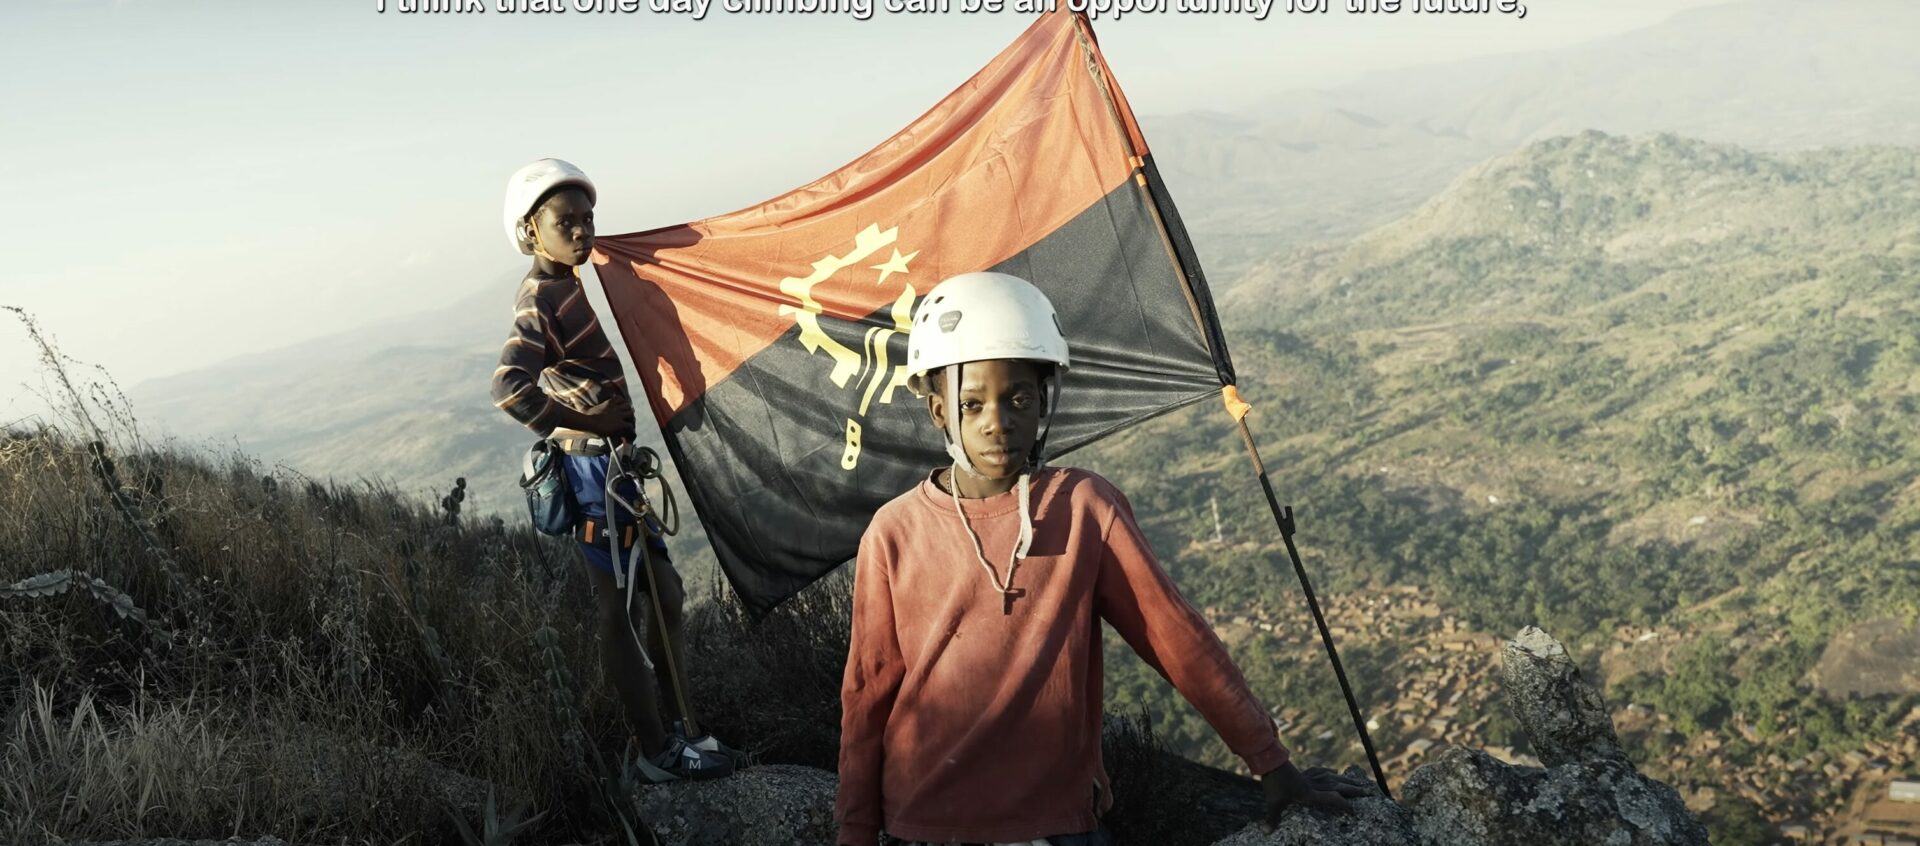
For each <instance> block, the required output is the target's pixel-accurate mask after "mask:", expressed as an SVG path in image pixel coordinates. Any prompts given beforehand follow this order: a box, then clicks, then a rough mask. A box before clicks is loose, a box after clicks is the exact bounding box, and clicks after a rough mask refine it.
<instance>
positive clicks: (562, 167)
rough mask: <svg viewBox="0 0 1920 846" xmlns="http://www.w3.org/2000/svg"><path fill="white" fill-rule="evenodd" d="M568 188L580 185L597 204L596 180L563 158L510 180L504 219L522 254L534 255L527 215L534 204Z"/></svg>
mask: <svg viewBox="0 0 1920 846" xmlns="http://www.w3.org/2000/svg"><path fill="white" fill-rule="evenodd" d="M568 185H576V186H579V188H580V189H581V190H583V191H585V192H587V202H589V203H592V202H598V200H599V198H598V197H597V196H595V193H594V190H593V180H591V179H588V178H587V174H586V171H583V170H581V169H580V168H577V167H574V166H573V164H572V163H571V162H565V161H561V160H560V159H540V160H539V161H535V162H533V163H531V164H528V165H527V166H525V167H523V168H520V169H519V170H516V171H514V172H513V175H512V176H510V177H508V178H507V202H506V206H505V207H504V208H503V209H502V211H501V218H502V221H503V222H504V223H505V224H506V227H507V241H508V242H510V243H512V244H513V247H514V249H517V250H519V251H520V254H521V255H528V256H530V255H533V239H532V238H531V237H529V233H528V232H527V230H526V226H527V215H528V214H530V213H532V211H533V204H534V203H537V202H539V201H540V198H541V197H544V196H546V194H547V192H548V191H552V190H553V189H555V188H561V187H564V186H568Z"/></svg>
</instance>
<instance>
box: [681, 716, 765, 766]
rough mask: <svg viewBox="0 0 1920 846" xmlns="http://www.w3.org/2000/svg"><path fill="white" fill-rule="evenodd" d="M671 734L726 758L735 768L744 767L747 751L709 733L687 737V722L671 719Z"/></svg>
mask: <svg viewBox="0 0 1920 846" xmlns="http://www.w3.org/2000/svg"><path fill="white" fill-rule="evenodd" d="M673 736H674V737H677V738H680V739H681V740H683V741H686V744H687V745H688V746H691V747H693V748H695V749H699V750H700V751H702V752H712V753H714V754H716V755H719V756H721V757H723V758H726V759H727V760H728V761H731V762H733V768H734V769H736V770H739V769H744V768H745V767H746V766H747V753H745V752H742V751H740V750H738V749H735V748H733V747H731V746H728V745H726V744H725V743H721V742H720V741H719V739H718V738H715V737H714V736H713V735H711V734H703V735H700V736H699V737H688V736H687V724H686V723H684V722H681V721H680V720H674V721H673Z"/></svg>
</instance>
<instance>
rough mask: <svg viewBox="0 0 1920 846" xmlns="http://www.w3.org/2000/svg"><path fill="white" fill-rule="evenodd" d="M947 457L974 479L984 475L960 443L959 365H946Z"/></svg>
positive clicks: (982, 477) (981, 477)
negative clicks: (976, 467)
mask: <svg viewBox="0 0 1920 846" xmlns="http://www.w3.org/2000/svg"><path fill="white" fill-rule="evenodd" d="M946 383H947V457H948V458H951V459H953V466H955V467H958V468H960V469H961V470H964V471H966V473H967V475H969V476H972V477H974V478H976V479H984V478H986V476H983V475H981V474H980V471H979V470H977V469H975V468H974V466H973V461H972V459H969V458H967V448H966V447H964V446H961V445H960V365H958V364H949V365H947V378H946Z"/></svg>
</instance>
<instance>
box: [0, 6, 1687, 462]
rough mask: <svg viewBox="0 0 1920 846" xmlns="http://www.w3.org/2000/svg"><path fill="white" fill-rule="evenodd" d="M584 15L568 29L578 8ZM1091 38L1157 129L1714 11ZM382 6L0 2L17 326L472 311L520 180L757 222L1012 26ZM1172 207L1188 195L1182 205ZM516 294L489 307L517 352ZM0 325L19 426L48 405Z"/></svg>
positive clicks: (179, 364) (208, 349) (943, 19)
mask: <svg viewBox="0 0 1920 846" xmlns="http://www.w3.org/2000/svg"><path fill="white" fill-rule="evenodd" d="M570 1H571V0H569V2H570ZM1286 1H1287V0H1279V6H1277V7H1276V11H1275V12H1274V14H1273V16H1272V17H1270V18H1269V19H1267V20H1265V21H1256V20H1252V19H1251V18H1250V17H1248V16H1245V15H1237V16H1236V15H1218V16H1215V15H1187V16H1176V15H1170V14H1162V15H1151V16H1131V17H1125V18H1122V19H1121V20H1119V21H1117V22H1105V21H1097V22H1096V24H1095V26H1096V29H1097V30H1098V31H1099V33H1100V36H1101V44H1102V46H1103V48H1104V49H1105V50H1106V52H1107V55H1108V60H1109V63H1110V64H1111V65H1112V66H1113V68H1114V72H1115V73H1116V74H1117V75H1118V76H1119V78H1120V81H1121V83H1122V84H1123V85H1124V86H1125V87H1126V90H1127V92H1128V96H1129V97H1130V98H1131V99H1132V101H1133V104H1134V108H1135V109H1136V110H1137V111H1139V112H1140V113H1142V114H1147V115H1152V114H1164V113H1170V112H1179V111H1186V110H1191V109H1216V110H1225V111H1238V110H1244V109H1246V108H1248V107H1249V106H1250V105H1251V104H1253V103H1255V102H1257V101H1259V100H1260V99H1261V98H1262V97H1264V96H1266V95H1269V94H1272V93H1275V92H1278V91H1283V90H1287V89H1293V88H1302V87H1315V86H1321V85H1327V84H1332V83H1338V82H1342V81H1345V80H1347V79H1349V78H1351V77H1353V76H1355V75H1358V74H1360V73H1363V72H1366V71H1371V70H1379V69H1384V68H1393V67H1400V66H1407V65H1418V64H1425V63H1429V62H1435V61H1444V60H1449V59H1458V58H1466V57H1471V56H1479V55H1486V54H1490V53H1503V52H1515V51H1524V50H1534V49H1544V48H1550V47H1557V46H1563V45H1567V44H1572V43H1578V42H1581V41H1587V40H1591V39H1594V38H1598V37H1602V36H1606V35H1611V34H1614V33H1618V32H1622V31H1626V30H1629V29H1635V28H1639V27H1643V26H1647V25H1650V24H1653V23H1657V22H1659V21H1660V20H1663V19H1665V18H1666V17H1668V16H1670V15H1671V14H1672V13H1673V12H1675V11H1678V10H1680V9H1683V8H1688V7H1693V6H1702V5H1711V4H1713V3H1716V2H1720V0H1533V2H1531V3H1529V5H1528V14H1527V16H1526V17H1525V19H1517V18H1514V17H1512V16H1506V15H1455V16H1439V15H1408V14H1401V15H1396V16H1363V15H1351V14H1346V13H1345V12H1343V11H1342V6H1343V4H1344V2H1345V0H1333V5H1334V10H1333V11H1332V12H1329V13H1327V14H1323V15H1311V16H1302V15H1287V14H1284V13H1283V12H1282V11H1279V8H1280V7H1284V4H1285V3H1286ZM375 2H376V0H298V1H297V2H296V1H295V0H276V2H257V0H0V44H4V49H0V70H4V78H5V79H6V80H7V82H8V84H7V85H6V86H5V88H4V93H0V103H3V104H4V107H3V108H0V115H4V123H0V127H4V132H0V153H4V161H5V162H6V164H7V166H6V167H5V168H4V169H0V197H4V198H5V199H6V202H5V203H4V204H0V254H3V255H4V256H5V266H4V267H5V269H4V270H0V305H17V306H21V307H24V308H26V309H28V310H30V311H32V312H33V313H34V314H36V315H37V316H38V317H39V318H40V321H41V323H42V325H43V326H44V327H45V328H46V329H47V330H49V331H50V332H52V333H53V334H54V335H55V336H56V337H57V338H58V339H59V341H60V343H61V345H62V347H63V348H64V351H65V352H66V353H67V354H69V355H71V356H74V357H76V358H79V359H82V360H86V361H89V362H93V363H97V364H101V365H103V366H105V367H106V368H108V369H109V370H110V371H111V372H112V373H113V374H114V375H115V376H116V377H117V378H118V379H119V381H120V382H121V384H123V385H133V384H135V383H137V382H139V381H140V380H143V379H147V378H151V377H154V376H161V375H166V374H169V373H174V372H178V371H182V370H187V369H192V368H195V367H200V366H203V365H206V364H210V363H213V362H216V361H220V360H224V359H228V358H232V357H235V356H239V355H244V354H246V353H248V352H252V351H258V350H263V349H270V348H274V347H279V346H285V345H287V344H289V343H293V342H295V341H299V340H303V339H307V338H312V337H314V336H317V335H323V334H327V333H330V332H335V331H339V330H341V329H346V328H351V327H354V326H357V325H360V324H363V323H367V322H370V321H371V320H374V319H377V318H380V317H387V316H392V315H396V314H404V313H409V312H415V311H421V310H425V309H430V308H432V307H434V306H435V305H437V304H439V303H443V302H446V301H448V300H450V299H456V298H460V297H463V296H466V295H470V294H472V293H473V292H474V291H476V290H478V289H479V288H480V287H481V286H484V285H487V284H489V283H491V282H494V281H496V280H498V279H499V277H501V276H502V275H503V274H506V273H509V272H512V271H514V270H516V269H518V268H520V267H522V266H523V265H524V264H525V263H526V261H525V260H524V259H522V258H521V257H520V256H519V255H518V254H517V253H515V252H514V251H513V250H512V249H511V248H510V247H509V246H508V245H507V243H506V240H505V236H504V235H503V234H502V231H501V226H500V220H499V214H500V196H501V191H502V188H503V185H504V182H505V179H506V176H507V174H508V173H510V172H511V171H512V170H513V169H514V168H515V167H518V166H519V165H521V164H523V163H524V162H526V161H528V160H530V159H533V158H538V157H540V156H559V157H562V158H567V159H570V160H572V161H574V162H575V163H577V164H579V165H581V166H582V167H584V168H585V169H586V170H587V171H588V173H589V174H591V175H592V176H593V177H594V178H595V180H596V181H597V182H598V183H599V185H600V187H601V197H602V202H601V205H600V208H599V219H600V226H601V231H602V232H603V233H617V232H628V231H633V230H637V229H645V228H651V227H654V226H661V225H667V224H673V223H680V222H684V221H686V220H690V219H695V218H699V217H703V216H707V215H710V214H715V213H719V212H724V211H730V210H732V209H735V208H738V207H741V206H745V205H749V204H752V203H755V202H758V201H760V200H764V199H766V198H768V197H770V196H773V195H775V194H778V193H780V192H783V191H785V190H787V189H789V188H792V187H795V186H797V185H800V184H802V183H805V182H808V181H811V180H812V179H814V178H816V177H818V176H820V175H823V174H824V173H826V172H828V171H830V170H832V169H833V168H835V167H838V166H839V165H841V164H844V163H845V162H847V161H848V160H850V159H852V158H854V157H856V156H858V155H859V154H860V153H862V152H864V151H865V150H866V149H868V148H869V147H871V146H872V145H874V144H876V143H878V142H879V141H881V140H883V139H885V138H886V137H887V136H888V135H890V134H891V133H892V132H893V131H894V130H896V129H898V128H900V127H901V126H902V125H904V124H905V123H907V122H908V121H910V120H912V119H913V118H914V117H916V116H917V115H919V114H920V113H921V112H922V111H924V110H925V109H926V108H927V107H928V106H931V105H932V104H933V103H934V102H935V101H936V100H938V99H939V98H940V97H942V96H943V95H945V94H946V93H947V92H948V91H950V90H951V89H952V88H953V87H954V86H956V85H958V84H959V83H960V82H962V81H963V80H965V79H966V77H967V76H969V75H970V74H971V73H972V72H974V71H975V70H977V69H978V68H979V66H980V65H982V64H984V63H985V62H986V61H987V60H988V59H989V58H991V57H992V56H993V55H994V54H995V53H996V52H998V51H999V50H1000V48H1002V47H1003V46H1005V44H1006V43H1007V42H1008V41H1010V40H1011V39H1012V38H1013V37H1014V36H1015V35H1017V34H1018V33H1019V32H1020V31H1021V29H1023V28H1024V27H1025V25H1026V24H1027V23H1028V21H1027V20H1025V19H1023V18H1022V17H1020V16H1016V15H1013V14H1011V13H1008V14H1001V15H964V14H958V13H953V14H946V15H892V16H889V15H884V14H876V15H875V16H874V17H873V18H872V19H871V20H866V21H861V20H856V19H854V18H851V17H848V16H844V15H841V16H836V15H806V16H801V15H791V16H767V15H744V14H737V15H729V14H725V13H723V12H720V11H719V9H718V5H717V4H716V5H715V10H714V11H713V12H712V13H710V15H709V17H708V18H707V19H706V20H702V21H692V20H688V19H685V18H684V17H675V16H665V15H655V14H652V13H649V12H645V11H643V12H641V13H638V14H630V15H628V14H597V15H596V14H582V13H578V12H567V13H563V14H544V15H511V14H500V13H497V12H495V11H493V7H494V4H495V3H496V2H497V0H485V2H486V5H487V7H488V9H489V11H488V13H487V14H484V15H465V16H462V15H446V14H442V15H402V14H398V13H396V12H395V11H393V8H395V7H397V4H398V2H399V0H388V3H389V7H390V9H389V11H388V12H387V13H386V14H380V13H378V12H377V11H376V10H375ZM1174 187H1175V188H1176V189H1177V188H1178V186H1174ZM510 298H511V292H510V291H508V290H503V291H501V309H502V320H503V323H502V331H503V332H504V331H505V323H504V320H505V315H506V312H507V310H508V309H509V301H510ZM36 372H37V365H36V364H35V362H34V355H33V352H32V351H31V349H30V348H29V346H28V344H27V342H26V338H25V333H24V332H22V331H20V329H19V327H18V326H16V325H14V323H13V321H12V319H11V316H10V315H9V316H6V317H5V319H4V321H3V322H0V425H3V424H5V423H7V422H8V421H10V420H14V419H17V418H19V417H20V416H22V415H23V414H26V413H29V412H30V411H32V410H33V409H35V408H37V407H38V405H39V403H38V402H37V401H34V400H32V399H31V398H28V397H26V396H24V394H25V390H26V389H25V388H24V387H22V385H23V384H33V385H37V384H38V377H37V376H36Z"/></svg>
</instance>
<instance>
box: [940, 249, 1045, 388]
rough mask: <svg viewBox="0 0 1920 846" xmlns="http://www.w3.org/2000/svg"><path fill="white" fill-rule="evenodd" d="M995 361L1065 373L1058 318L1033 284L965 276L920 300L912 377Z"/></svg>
mask: <svg viewBox="0 0 1920 846" xmlns="http://www.w3.org/2000/svg"><path fill="white" fill-rule="evenodd" d="M996 358H1018V359H1027V360H1030V361H1044V362H1048V363H1050V364H1053V365H1054V366H1056V367H1059V368H1062V369H1065V368H1066V367H1067V361H1068V359H1067V338H1066V336H1065V335H1064V334H1062V333H1061V331H1060V318H1059V317H1057V316H1055V315H1054V311H1053V303H1052V302H1050V301H1048V300H1047V295H1046V294H1044V293H1041V291H1040V289H1039V288H1036V287H1034V285H1033V283H1032V282H1028V281H1027V280H1025V279H1021V278H1020V277H1018V276H1011V275H1008V274H1005V273H994V272H992V271H979V272H976V273H962V274H960V275H959V276H954V277H950V278H948V279H947V280H946V281H945V282H941V283H940V284H938V285H935V286H933V290H931V291H928V292H927V295H926V296H925V297H922V298H921V299H920V305H919V307H918V308H916V309H915V310H914V315H913V331H912V332H910V333H908V335H907V367H908V369H909V370H910V371H911V372H912V373H913V374H914V375H916V376H924V375H925V374H927V373H930V372H932V371H934V370H937V369H940V368H943V367H949V366H951V365H955V364H965V363H967V362H969V361H987V360H990V359H996Z"/></svg>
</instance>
